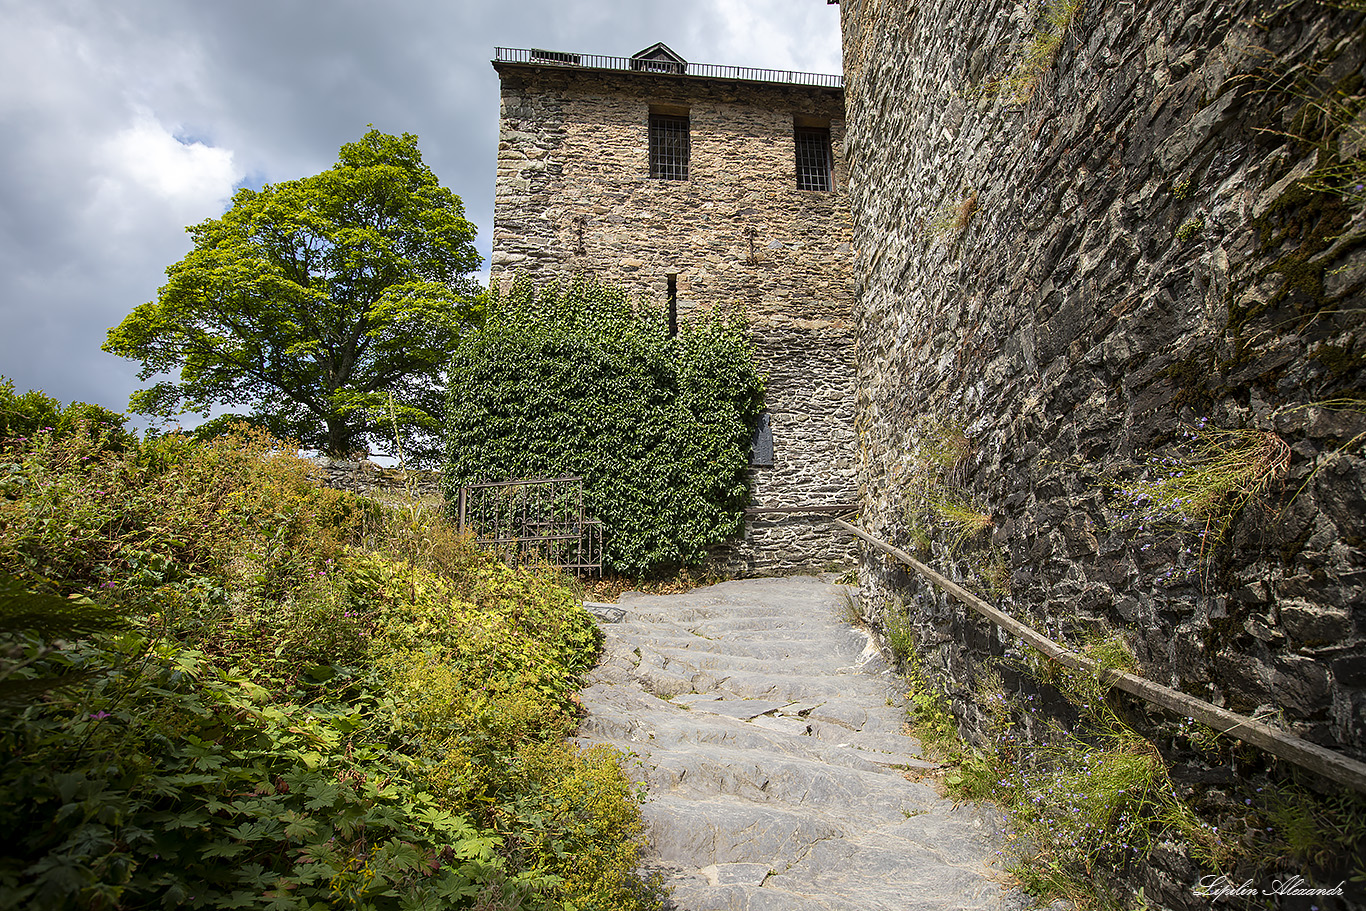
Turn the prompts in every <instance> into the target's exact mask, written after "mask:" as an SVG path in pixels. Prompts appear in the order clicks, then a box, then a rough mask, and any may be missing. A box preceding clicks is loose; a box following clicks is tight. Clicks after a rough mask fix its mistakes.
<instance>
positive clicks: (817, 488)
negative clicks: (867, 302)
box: [492, 44, 855, 572]
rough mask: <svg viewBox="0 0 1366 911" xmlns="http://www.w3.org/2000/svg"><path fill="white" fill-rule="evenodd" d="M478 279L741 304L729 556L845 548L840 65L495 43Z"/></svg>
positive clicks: (742, 559) (825, 556)
mask: <svg viewBox="0 0 1366 911" xmlns="http://www.w3.org/2000/svg"><path fill="white" fill-rule="evenodd" d="M493 66H494V69H496V70H497V71H498V75H499V78H500V80H501V83H502V115H501V116H502V122H501V129H500V135H499V143H498V177H497V187H496V193H495V205H494V220H493V257H492V278H493V279H494V280H495V281H499V282H509V281H511V280H512V278H513V277H514V276H515V275H517V274H519V273H520V274H523V275H526V276H527V277H529V278H532V279H533V280H542V279H549V278H553V277H568V276H570V275H573V274H592V275H596V276H598V277H600V278H601V279H603V280H605V281H608V282H611V283H613V284H617V285H621V286H623V287H625V288H627V289H628V290H630V291H633V292H635V293H638V294H640V295H644V296H647V297H649V298H651V299H652V300H654V301H655V302H656V303H658V304H659V305H661V306H665V307H668V308H669V309H670V310H671V311H676V312H677V313H678V314H679V315H682V316H686V315H687V314H688V313H690V312H697V311H703V310H707V309H709V308H713V307H721V308H730V307H732V306H734V305H736V304H741V305H743V306H744V308H745V310H746V312H747V314H748V317H749V321H750V326H751V329H752V331H753V334H754V339H755V343H756V348H757V351H758V357H759V365H758V366H759V369H760V371H761V372H762V373H763V374H764V376H765V378H766V381H767V389H768V393H767V408H768V412H767V414H766V416H765V423H764V426H761V428H760V433H759V436H758V438H757V439H756V446H755V455H754V465H753V467H752V469H751V484H752V490H753V506H752V507H751V515H750V516H749V521H748V523H747V528H746V533H745V539H744V540H743V541H742V542H736V543H735V544H733V545H731V546H728V547H726V548H724V549H723V550H722V552H720V553H718V555H717V556H718V557H719V558H720V559H722V560H723V561H725V562H727V563H729V564H730V566H731V568H732V569H734V570H736V571H740V572H771V571H783V570H790V569H797V568H811V567H820V566H825V565H829V564H834V563H844V562H849V561H851V560H852V558H853V554H854V550H853V548H852V546H851V545H850V544H849V543H848V542H847V540H845V539H843V538H841V537H839V536H836V535H832V534H830V532H829V531H828V530H827V523H826V520H825V515H828V514H829V513H830V512H832V511H835V510H837V509H839V508H841V506H847V504H849V503H851V502H852V500H853V499H854V481H853V479H854V452H853V449H854V434H853V413H854V371H853V357H854V334H853V304H854V294H855V287H854V284H853V278H852V263H853V251H852V248H851V227H850V218H849V207H848V196H847V188H848V175H847V172H846V168H845V163H844V155H843V145H844V93H843V88H842V79H841V78H840V77H838V76H822V75H816V74H809V73H793V72H787V71H775V70H757V69H745V68H739V67H723V66H712V65H699V64H693V63H688V62H687V61H686V60H684V59H683V58H682V57H681V56H679V55H678V54H676V53H675V52H673V51H672V50H670V49H669V48H668V47H666V46H665V45H663V44H656V45H654V46H653V47H650V48H647V49H645V50H644V51H641V52H640V53H638V54H635V55H634V56H632V57H599V56H590V55H586V54H576V53H566V52H563V51H546V50H519V49H510V48H498V50H497V56H496V58H495V60H494V61H493Z"/></svg>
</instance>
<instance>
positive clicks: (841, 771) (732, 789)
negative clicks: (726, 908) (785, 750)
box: [648, 747, 938, 824]
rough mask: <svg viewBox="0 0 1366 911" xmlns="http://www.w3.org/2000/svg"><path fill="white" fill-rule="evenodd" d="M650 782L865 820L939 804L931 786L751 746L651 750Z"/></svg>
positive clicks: (889, 819)
mask: <svg viewBox="0 0 1366 911" xmlns="http://www.w3.org/2000/svg"><path fill="white" fill-rule="evenodd" d="M648 764H649V766H650V771H649V782H650V784H651V786H652V787H653V788H654V789H655V792H656V793H659V794H664V793H677V792H679V791H686V792H689V793H693V794H698V795H700V796H702V797H705V796H707V795H709V794H727V795H732V796H736V797H741V798H744V799H746V800H753V801H757V802H760V803H770V802H774V801H778V802H781V803H783V804H784V805H786V806H790V807H804V808H812V809H816V810H820V811H822V812H825V813H828V814H832V815H833V816H837V817H843V816H847V815H849V814H851V813H853V814H857V816H858V817H859V818H860V819H861V820H862V821H863V822H864V823H865V824H871V823H872V822H873V821H874V820H881V821H883V822H885V823H895V822H899V821H901V820H903V819H905V818H906V817H907V815H908V814H913V813H923V812H926V810H927V809H928V808H929V807H931V806H932V805H934V804H936V803H938V797H937V795H936V794H935V792H934V791H933V790H932V789H931V788H929V787H928V786H927V785H924V784H920V783H918V782H913V781H909V780H907V779H906V778H905V777H904V776H902V775H899V774H896V773H888V772H886V771H883V770H878V769H866V768H865V769H854V768H848V767H835V766H831V765H830V764H829V763H828V762H823V761H821V760H820V759H818V758H808V757H802V756H786V757H777V756H773V755H771V754H769V755H767V756H766V755H764V754H759V753H756V752H755V751H752V750H742V749H728V748H725V747H712V748H711V749H709V750H708V753H707V755H705V756H699V755H697V754H696V752H695V751H694V752H689V751H686V750H660V749H654V750H651V752H650V756H649V761H648Z"/></svg>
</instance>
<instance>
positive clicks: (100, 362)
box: [0, 0, 840, 410]
mask: <svg viewBox="0 0 1366 911" xmlns="http://www.w3.org/2000/svg"><path fill="white" fill-rule="evenodd" d="M656 41H663V42H665V43H666V44H668V45H669V46H670V47H672V48H673V49H674V50H676V51H678V52H679V53H680V54H682V55H683V56H684V57H685V58H687V59H688V60H691V61H694V62H698V63H722V64H734V65H739V66H758V67H773V68H780V69H795V70H805V71H811V72H823V73H838V72H840V56H839V7H838V6H832V5H828V4H826V3H824V2H822V0H503V2H492V3H491V2H488V0H386V2H376V0H219V2H210V0H118V2H114V0H0V136H3V138H4V142H3V143H0V375H3V376H6V377H9V378H10V379H12V380H13V381H14V383H15V385H16V387H17V388H18V389H19V390H21V391H22V390H24V389H29V388H39V389H43V390H45V391H46V392H48V393H49V394H50V395H53V396H56V397H57V398H59V399H62V400H63V401H69V400H73V399H74V400H81V401H91V402H98V403H100V404H103V405H106V406H109V407H112V408H115V409H117V410H123V409H124V408H126V407H127V401H128V394H129V393H130V392H132V391H133V390H134V389H135V388H137V386H138V380H137V365H136V363H134V362H132V361H127V360H123V359H121V358H116V357H114V356H112V355H108V354H105V353H104V352H102V351H101V350H100V345H101V344H103V342H104V337H105V332H106V331H107V330H108V328H109V327H111V326H114V325H116V324H118V323H119V322H120V321H121V320H122V319H123V317H124V316H126V315H127V314H128V312H129V311H131V310H132V309H133V308H134V307H136V306H137V305H138V304H141V303H144V302H146V301H149V300H152V299H154V298H155V296H156V293H157V288H158V287H160V285H161V284H162V282H163V281H164V278H165V269H166V267H167V266H168V265H170V264H171V263H173V262H176V261H177V260H179V259H180V258H181V257H183V256H184V255H185V254H186V253H187V252H188V251H189V238H188V236H187V235H186V234H185V232H184V228H185V226H186V225H189V224H194V223H196V222H199V221H202V220H203V219H205V218H213V217H217V216H218V215H221V214H222V213H223V211H224V210H225V208H226V205H227V203H228V200H229V198H230V197H231V195H232V192H233V191H234V190H235V189H236V188H238V187H242V186H249V187H259V186H260V185H261V184H262V183H269V182H277V181H282V180H290V179H293V178H297V177H303V176H306V175H309V174H314V173H317V172H318V171H321V170H324V169H326V168H328V167H330V166H331V165H332V164H333V163H334V162H335V161H336V157H337V149H338V148H339V147H340V146H341V144H342V143H344V142H349V141H351V140H354V139H357V138H359V137H360V136H361V135H362V134H363V133H364V132H365V130H366V125H367V124H374V125H375V126H376V127H377V128H379V129H381V130H383V131H385V132H388V133H402V132H410V133H416V134H417V135H418V136H419V137H420V142H421V147H422V150H423V155H424V157H425V159H426V161H427V163H428V164H429V165H430V166H431V167H432V168H433V170H435V171H436V173H437V175H438V176H439V177H440V178H441V180H442V182H443V183H444V184H445V185H446V186H448V187H450V188H451V189H452V190H453V191H454V192H455V193H457V194H458V195H459V196H461V197H462V198H463V199H464V201H465V206H466V214H467V216H468V217H469V218H470V220H471V221H473V222H474V223H475V224H476V225H477V226H478V228H479V242H478V247H479V251H480V253H481V254H482V255H483V256H484V258H485V259H487V258H488V254H489V235H490V233H491V228H492V222H493V176H494V156H495V152H496V146H497V132H498V83H497V78H496V74H495V73H494V72H493V69H492V67H491V66H490V65H489V60H490V59H491V58H492V56H493V49H494V48H495V47H496V46H504V47H549V48H556V49H564V50H572V51H579V52H582V53H596V54H609V55H616V56H629V55H630V54H632V53H634V52H635V51H638V50H640V49H642V48H644V47H647V46H649V45H651V44H653V43H654V42H656Z"/></svg>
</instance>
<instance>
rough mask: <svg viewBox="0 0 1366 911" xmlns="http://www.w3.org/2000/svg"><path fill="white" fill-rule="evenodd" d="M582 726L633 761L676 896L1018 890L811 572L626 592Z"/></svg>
mask: <svg viewBox="0 0 1366 911" xmlns="http://www.w3.org/2000/svg"><path fill="white" fill-rule="evenodd" d="M618 606H619V607H620V608H622V609H623V610H622V611H615V612H609V614H608V616H607V617H606V618H605V619H608V620H610V619H613V616H612V615H613V614H615V615H619V616H620V617H621V619H620V622H615V623H612V622H607V623H603V629H604V631H605V632H606V634H607V643H606V648H605V653H604V656H603V660H602V662H601V664H600V665H599V666H598V668H597V669H596V670H595V671H594V672H593V675H592V676H591V678H590V685H589V686H588V687H587V688H586V689H585V690H584V691H583V693H582V698H583V702H584V706H585V708H586V709H587V710H588V715H587V717H586V718H585V720H584V723H583V727H582V728H581V732H580V733H581V740H582V741H583V742H584V743H610V744H612V745H614V746H616V747H618V748H620V749H622V750H624V751H627V752H632V753H635V754H637V755H639V757H640V758H641V760H642V762H643V763H644V768H645V770H646V771H645V774H646V775H647V777H648V784H649V791H650V798H649V800H648V802H647V803H646V805H645V808H644V815H645V817H646V820H647V822H648V823H649V825H650V833H651V848H652V853H653V856H652V857H650V858H649V859H648V863H649V865H650V866H651V867H653V868H657V869H660V870H662V871H663V872H664V873H665V874H666V877H667V882H668V884H669V885H670V886H671V887H672V889H673V902H674V904H675V907H677V908H678V909H680V911H721V909H725V911H919V909H998V908H1018V907H1021V906H1022V905H1023V903H1024V902H1023V900H1022V899H1021V897H1020V896H1019V895H1018V894H1017V893H1013V892H1011V891H1010V890H1007V889H1005V888H1004V887H1003V886H1002V885H1001V884H1000V881H1001V879H1002V876H1001V874H1000V872H999V868H998V867H995V866H993V863H995V862H996V861H997V855H996V850H997V848H998V847H999V845H998V840H999V837H1000V836H999V834H998V833H999V831H1000V822H999V818H998V816H997V815H996V814H995V812H994V811H991V810H989V809H986V808H981V807H974V806H968V805H963V806H957V807H955V806H954V805H953V804H952V802H950V801H947V800H944V799H942V798H940V797H938V796H937V795H936V793H935V791H934V790H933V789H932V788H931V787H930V786H929V785H926V784H921V783H918V782H913V781H911V780H908V778H907V777H906V774H905V772H906V771H907V770H913V769H924V768H927V767H931V764H930V763H927V762H925V761H924V760H922V759H921V758H920V757H919V755H918V746H919V745H918V744H917V743H916V741H915V740H914V739H912V738H910V737H906V736H904V735H903V734H902V733H901V728H902V723H903V720H904V718H905V712H904V708H903V706H902V696H903V694H904V692H903V687H902V686H901V685H900V684H899V682H898V681H897V679H896V678H895V677H894V676H892V675H891V674H890V673H889V671H888V670H887V667H886V665H885V663H884V662H883V660H882V658H881V657H880V656H879V654H878V652H877V650H876V648H875V647H874V646H873V645H872V643H871V641H870V639H869V637H868V635H867V634H866V633H864V632H861V631H859V630H857V629H852V628H850V626H849V625H848V624H847V623H846V622H845V621H844V620H842V619H841V615H840V588H839V587H838V586H835V585H832V584H828V583H826V582H822V581H821V580H819V579H816V578H812V577H789V578H784V579H755V580H746V581H738V582H725V583H722V584H720V585H714V586H711V587H708V588H702V589H698V590H696V591H693V592H690V593H689V594H686V595H665V596H646V595H636V594H628V595H626V596H623V598H622V600H621V601H620V603H619V605H618Z"/></svg>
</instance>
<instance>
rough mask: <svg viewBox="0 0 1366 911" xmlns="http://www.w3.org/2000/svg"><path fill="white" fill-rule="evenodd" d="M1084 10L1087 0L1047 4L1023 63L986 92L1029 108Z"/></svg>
mask: <svg viewBox="0 0 1366 911" xmlns="http://www.w3.org/2000/svg"><path fill="white" fill-rule="evenodd" d="M1084 6H1085V3H1084V0H1043V3H1042V5H1041V9H1040V11H1039V23H1038V25H1037V26H1035V28H1034V34H1033V35H1032V36H1030V38H1029V40H1028V41H1026V42H1025V45H1024V49H1023V51H1022V52H1021V57H1020V60H1019V62H1018V63H1016V65H1015V68H1014V69H1013V70H1011V71H1010V73H1009V74H1007V75H1006V76H1003V77H1001V78H1000V79H997V80H994V81H992V82H989V83H988V84H987V86H986V87H985V91H986V92H987V93H988V94H999V95H1003V96H1004V97H1005V98H1006V100H1007V101H1009V102H1011V103H1012V104H1025V103H1026V102H1028V101H1029V100H1030V99H1031V98H1033V97H1034V93H1035V92H1036V91H1037V90H1038V88H1039V84H1040V83H1041V82H1042V81H1043V77H1044V74H1045V73H1047V72H1048V70H1049V69H1050V68H1051V67H1052V66H1053V63H1054V61H1056V60H1057V59H1058V53H1059V52H1060V51H1061V50H1062V43H1063V41H1064V40H1065V39H1066V38H1067V34H1068V32H1070V31H1071V30H1072V26H1073V24H1074V23H1075V22H1076V21H1077V19H1078V17H1080V16H1081V13H1082V9H1083V7H1084Z"/></svg>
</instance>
